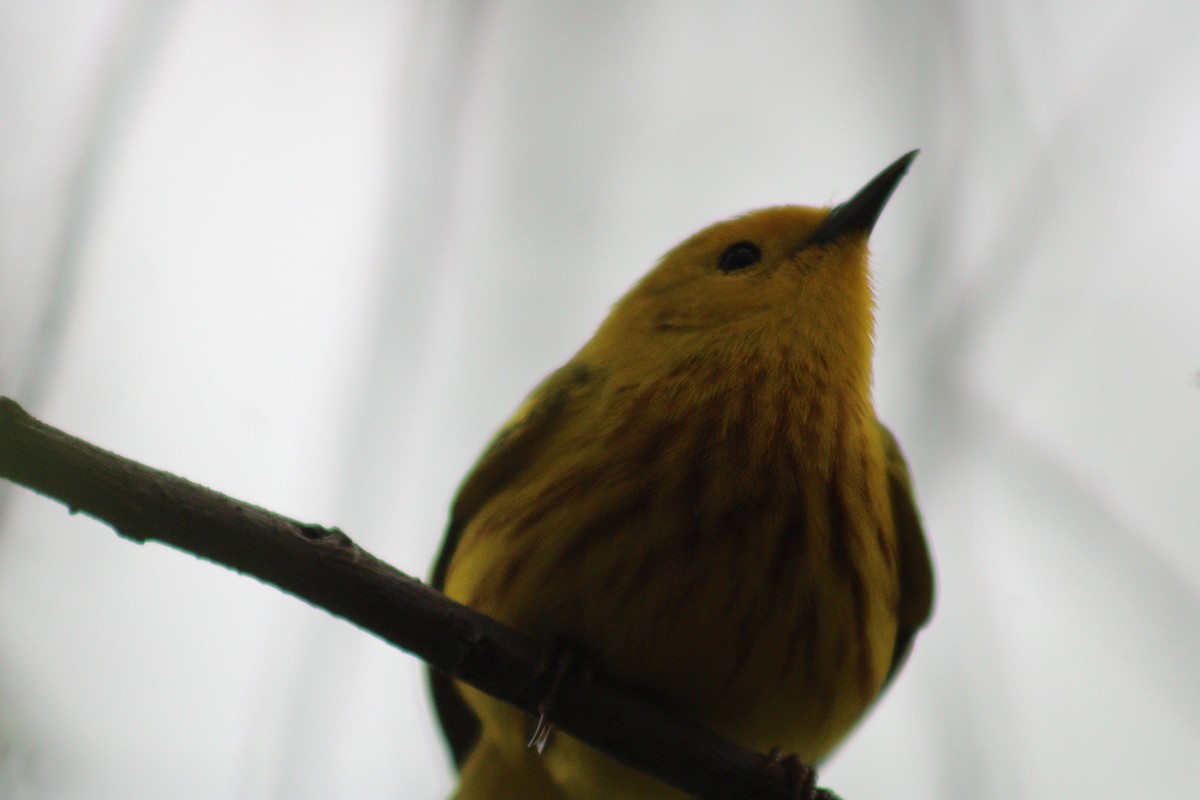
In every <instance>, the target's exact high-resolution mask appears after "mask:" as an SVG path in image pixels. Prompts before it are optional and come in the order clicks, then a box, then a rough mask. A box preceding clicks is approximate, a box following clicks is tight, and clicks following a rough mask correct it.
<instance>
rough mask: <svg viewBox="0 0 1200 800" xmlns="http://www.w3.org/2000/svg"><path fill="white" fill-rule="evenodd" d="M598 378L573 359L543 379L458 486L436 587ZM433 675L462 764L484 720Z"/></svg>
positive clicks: (443, 719)
mask: <svg viewBox="0 0 1200 800" xmlns="http://www.w3.org/2000/svg"><path fill="white" fill-rule="evenodd" d="M593 378H594V373H593V371H591V370H589V369H588V368H587V367H585V366H583V365H582V364H579V363H576V362H572V363H570V364H568V365H567V366H565V367H563V368H562V369H559V370H558V371H556V372H554V373H552V374H551V375H550V376H549V377H547V378H546V379H545V380H544V381H542V383H541V384H540V385H539V386H538V387H537V388H536V389H534V390H533V392H531V393H530V395H529V397H528V398H527V399H526V401H525V402H524V403H523V404H522V405H521V407H520V408H519V409H518V410H517V412H516V413H515V414H514V415H513V416H512V418H511V419H510V420H509V421H508V422H507V423H506V424H505V425H504V427H503V428H501V429H500V432H499V433H498V434H497V435H496V438H495V439H493V440H492V443H491V444H490V445H489V446H488V448H487V449H486V450H485V451H484V453H483V456H481V457H480V459H479V461H478V462H476V464H475V467H474V468H473V469H472V470H471V472H470V473H469V474H468V475H467V478H466V480H464V481H463V484H462V486H461V487H460V488H459V490H458V495H457V497H456V498H455V500H454V505H453V507H452V508H451V511H450V524H449V526H448V527H447V529H446V536H445V538H444V539H443V540H442V548H441V551H440V552H439V553H438V557H437V561H436V562H435V563H434V566H433V575H432V578H431V582H432V585H433V587H434V588H435V589H438V590H442V589H444V588H445V585H446V575H447V573H448V572H449V570H450V562H451V561H452V560H453V558H454V551H455V550H456V549H457V547H458V542H459V540H460V539H461V538H462V534H463V531H464V530H465V529H466V527H467V525H468V524H469V523H470V521H471V519H472V518H473V517H474V516H475V514H476V513H477V512H478V511H479V509H480V508H482V507H483V505H484V504H485V503H486V502H487V501H488V500H489V499H490V498H491V497H493V496H494V495H495V494H496V493H497V492H498V491H500V490H501V489H502V488H503V487H505V486H507V485H509V484H510V483H511V482H512V481H513V480H515V479H516V478H517V477H518V476H519V475H520V474H521V473H522V472H523V471H524V470H525V469H526V468H527V466H528V464H529V463H530V461H531V460H532V459H533V457H534V456H535V455H536V453H537V452H538V451H539V450H540V449H541V447H543V446H544V443H545V441H546V439H547V437H549V436H551V435H553V433H554V432H555V431H557V430H559V429H560V428H561V426H562V423H563V420H564V419H565V418H566V416H567V413H566V411H567V409H568V407H570V406H571V403H570V400H571V398H572V397H574V396H576V395H578V394H579V393H581V392H583V391H586V390H587V388H588V387H589V385H591V384H593ZM429 676H430V677H429V681H430V688H431V690H432V692H433V703H434V707H435V709H436V710H437V715H438V721H439V722H440V723H441V726H442V733H443V734H444V735H445V737H446V741H447V742H448V743H449V745H450V751H451V753H452V754H453V755H454V762H455V764H456V765H457V766H458V767H460V768H461V767H462V765H463V763H464V762H465V761H466V759H467V756H468V755H469V754H470V752H471V750H472V749H473V748H474V747H475V744H476V742H477V741H478V739H479V720H478V719H477V718H476V716H475V714H474V712H472V711H471V709H470V707H468V706H467V704H466V702H465V701H464V700H463V699H462V696H461V695H460V694H459V692H458V689H457V688H456V687H455V686H454V681H453V679H451V678H450V677H449V676H447V675H443V674H442V673H440V672H434V671H433V670H430V672H429Z"/></svg>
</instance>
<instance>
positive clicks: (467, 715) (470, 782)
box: [433, 151, 933, 800]
mask: <svg viewBox="0 0 1200 800" xmlns="http://www.w3.org/2000/svg"><path fill="white" fill-rule="evenodd" d="M915 156H916V152H915V151H914V152H912V153H909V154H907V155H905V156H904V157H903V158H901V159H899V160H898V161H896V162H895V163H894V164H892V165H891V166H890V167H888V168H887V169H886V170H884V171H883V172H882V173H880V174H879V175H878V176H877V177H876V178H875V179H874V180H872V181H871V182H870V183H869V184H868V185H867V186H866V187H865V188H864V189H862V191H860V192H859V193H858V194H856V195H855V196H854V197H853V198H852V199H850V200H849V201H847V202H845V203H843V204H841V205H839V206H837V207H835V208H833V209H823V208H806V207H801V206H783V207H776V208H767V209H763V210H761V211H755V212H752V213H749V214H746V215H744V216H740V217H735V218H733V219H731V220H728V221H725V222H720V223H717V224H715V225H713V226H711V227H709V228H706V229H705V230H702V231H700V232H699V233H697V234H696V235H694V236H692V237H691V238H690V239H688V240H687V241H685V242H683V243H682V244H680V245H678V246H677V247H675V248H674V249H673V250H671V251H670V252H669V253H667V254H666V255H665V256H664V257H663V258H662V260H661V261H660V262H659V264H658V265H657V266H655V267H654V268H653V269H652V270H651V271H650V272H649V273H648V274H647V275H646V276H645V277H644V278H643V279H642V280H641V281H640V282H639V283H638V284H637V285H636V286H634V288H633V289H632V290H631V291H630V292H629V293H628V294H627V295H626V296H625V297H624V298H623V299H621V300H620V301H619V302H618V303H617V304H616V305H615V306H614V307H613V309H612V311H611V313H610V314H609V316H608V318H607V319H605V321H604V322H603V324H601V326H600V329H599V330H598V331H597V332H596V334H595V335H594V336H593V337H592V339H591V340H590V341H589V342H588V343H587V344H585V345H584V346H583V349H581V350H580V351H579V352H578V354H576V355H575V357H574V358H572V359H571V360H570V361H569V362H568V363H567V364H566V365H565V366H563V367H562V368H561V369H559V370H558V371H556V372H554V373H553V374H551V375H550V376H549V377H548V378H546V379H545V380H544V381H543V382H542V384H541V385H540V386H538V387H537V388H536V389H534V391H533V392H532V394H530V396H529V398H528V399H527V400H526V401H525V403H524V405H522V406H521V408H520V409H519V410H518V411H517V413H516V414H515V415H514V416H513V418H512V419H511V420H509V422H508V424H507V425H505V427H504V428H503V429H502V430H501V431H500V433H499V435H498V436H497V437H496V438H495V440H494V441H493V442H492V444H491V445H490V447H488V449H487V451H486V452H485V453H484V454H483V457H482V458H481V459H480V461H479V463H478V464H477V465H476V466H475V468H474V469H473V470H472V471H471V473H470V475H469V476H468V477H467V479H466V481H465V482H464V483H463V485H462V488H461V489H460V490H459V494H458V497H457V499H456V501H455V503H454V507H453V511H452V514H451V520H450V526H449V530H448V532H447V535H446V540H445V542H444V544H443V546H442V551H441V555H440V556H439V558H438V562H437V564H436V566H435V569H434V583H435V585H436V586H438V587H439V588H441V589H443V590H444V591H445V593H446V594H447V595H449V596H450V597H452V598H454V599H456V600H458V601H460V602H463V603H466V604H467V605H469V606H472V607H474V608H476V609H478V610H479V611H482V612H484V613H486V614H489V615H491V616H492V617H495V618H496V619H498V620H501V621H502V622H505V623H507V624H508V625H510V626H512V627H513V628H516V629H517V630H520V631H523V632H524V633H526V634H528V635H530V636H532V637H534V638H536V639H539V640H543V641H546V642H551V641H565V642H569V643H573V644H575V645H577V646H578V648H579V649H580V650H581V651H582V652H583V654H584V655H585V656H586V658H587V659H588V660H589V661H590V662H591V663H592V664H593V665H594V668H595V669H596V670H597V671H599V672H601V673H603V674H605V675H607V676H609V677H611V678H614V679H616V680H618V681H620V682H622V683H625V684H627V685H630V686H634V687H639V688H640V689H642V690H644V691H645V692H646V693H647V694H650V695H652V696H654V697H657V698H658V699H659V700H660V701H661V703H662V704H663V705H664V706H665V707H666V708H668V709H671V710H673V711H675V712H676V713H678V714H680V715H683V716H685V717H689V718H691V719H694V720H696V721H698V722H700V723H702V724H704V725H706V726H708V727H709V728H711V729H712V730H714V731H717V732H718V733H721V734H723V735H725V736H727V737H728V738H730V739H732V740H734V741H736V742H739V743H741V744H743V745H745V746H746V747H750V748H755V749H758V750H760V751H766V750H768V749H770V748H772V747H775V746H779V747H781V748H782V749H783V750H784V751H785V752H789V753H795V754H796V755H798V756H799V757H800V758H801V759H802V760H804V761H805V762H807V763H814V762H816V761H818V760H819V759H821V758H822V757H823V756H824V755H825V754H826V753H828V752H829V751H830V749H831V748H832V747H833V746H834V745H835V744H837V742H838V741H839V740H840V739H842V737H843V736H845V734H846V733H847V732H848V731H849V729H850V728H851V727H852V726H853V725H854V723H855V722H856V721H857V720H858V718H859V717H860V716H861V715H862V714H863V712H864V711H865V710H866V709H867V707H868V706H869V705H870V704H871V702H872V700H873V699H874V698H875V697H876V695H877V694H878V693H879V691H880V690H881V688H882V687H883V686H884V685H885V684H886V683H887V681H888V680H889V679H890V678H891V677H892V676H893V675H894V674H895V672H896V670H897V669H898V668H899V667H900V665H901V663H902V661H903V659H904V657H905V655H906V653H907V651H908V648H909V645H910V644H911V642H912V638H913V635H914V633H915V632H916V630H917V629H918V628H919V627H920V626H921V625H922V624H923V623H924V622H925V621H926V619H927V618H928V616H929V613H930V609H931V605H932V597H933V573H932V568H931V565H930V560H929V553H928V550H927V547H926V544H925V541H924V536H923V533H922V531H921V526H920V522H919V519H918V515H917V510H916V505H915V502H914V499H913V494H912V489H911V486H910V483H909V476H908V469H907V467H906V465H905V462H904V459H903V456H902V455H901V453H900V449H899V447H898V446H897V444H896V441H895V439H894V438H892V435H891V434H890V433H889V432H888V430H887V429H886V428H885V427H884V426H883V425H882V424H881V423H880V422H879V421H878V420H877V419H876V416H875V410H874V407H873V404H872V398H871V359H872V349H873V348H872V338H873V329H874V316H873V299H872V294H871V285H870V277H869V274H868V269H867V237H868V235H869V234H870V231H871V228H872V226H873V225H874V223H875V220H876V219H877V218H878V216H879V214H880V212H881V211H882V210H883V207H884V205H885V204H886V202H887V200H888V198H889V197H890V196H891V194H892V191H893V190H894V189H895V187H896V185H897V184H898V183H899V181H900V179H901V177H903V175H904V173H905V171H906V170H907V168H908V165H909V163H910V162H911V161H912V159H913V158H914V157H915ZM433 681H434V695H435V700H436V703H437V708H438V714H439V717H440V719H441V722H442V727H443V729H444V730H445V732H446V734H447V738H448V739H449V741H450V745H451V749H452V750H453V753H454V756H455V760H456V762H457V763H458V765H459V767H460V773H461V774H460V782H459V788H458V792H457V795H456V796H457V797H458V798H459V799H460V800H476V799H477V798H596V797H600V798H669V797H677V796H679V795H680V793H679V792H677V791H676V790H674V789H671V788H670V787H668V786H666V785H665V784H663V783H661V782H659V781H658V780H656V779H653V778H650V777H648V776H645V775H642V774H640V773H638V772H635V771H634V770H632V769H629V768H627V767H625V766H622V765H620V764H618V763H617V762H615V761H613V760H611V759H609V758H608V757H606V756H604V755H602V754H600V753H599V752H597V751H595V750H593V749H592V748H590V747H588V746H587V745H584V744H583V743H581V742H579V741H578V740H576V739H573V738H572V737H570V736H567V735H562V734H560V735H558V736H557V738H556V740H555V741H553V742H551V745H550V747H549V748H548V750H547V751H546V752H545V753H544V754H541V755H539V754H538V753H536V752H534V751H533V750H531V749H529V748H527V746H526V745H527V742H528V740H529V736H530V729H531V720H530V719H529V717H528V716H526V715H524V714H523V713H522V712H520V711H518V710H516V709H514V708H513V707H511V706H508V705H506V704H504V703H502V702H500V701H498V700H494V699H492V698H490V697H488V696H486V695H484V694H482V693H480V692H478V691H475V690H473V689H470V688H469V687H463V686H459V685H456V684H454V683H452V682H450V681H449V680H447V679H445V678H443V677H441V676H436V675H435V676H434V678H433Z"/></svg>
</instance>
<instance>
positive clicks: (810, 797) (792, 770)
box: [763, 747, 837, 800]
mask: <svg viewBox="0 0 1200 800" xmlns="http://www.w3.org/2000/svg"><path fill="white" fill-rule="evenodd" d="M775 764H778V765H780V766H782V767H783V769H784V772H786V773H787V776H788V784H789V786H790V788H791V796H792V800H837V796H836V795H834V794H833V793H832V792H829V791H827V790H825V789H820V790H818V789H817V771H816V769H814V768H813V767H810V766H809V765H807V764H805V763H804V762H803V761H801V760H800V757H799V756H797V755H796V754H795V753H788V754H787V755H784V753H783V750H782V749H780V748H779V747H772V748H771V751H770V752H769V753H767V755H766V760H765V761H764V763H763V767H768V766H774V765H775Z"/></svg>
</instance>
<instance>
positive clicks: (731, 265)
mask: <svg viewBox="0 0 1200 800" xmlns="http://www.w3.org/2000/svg"><path fill="white" fill-rule="evenodd" d="M761 260H762V253H760V252H759V251H758V248H757V247H755V246H754V243H753V242H738V243H737V244H731V245H729V247H727V248H725V252H724V253H722V254H721V261H720V263H719V264H718V265H717V266H719V267H720V268H721V272H736V271H737V270H739V269H745V268H746V267H749V266H751V265H753V264H757V263H758V262H759V261H761Z"/></svg>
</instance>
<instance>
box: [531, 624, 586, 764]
mask: <svg viewBox="0 0 1200 800" xmlns="http://www.w3.org/2000/svg"><path fill="white" fill-rule="evenodd" d="M573 669H578V670H582V671H583V675H584V679H585V680H590V678H591V675H592V670H591V666H590V664H589V663H588V662H587V660H586V659H585V658H583V657H582V656H581V655H580V651H579V649H578V648H577V647H574V646H572V645H570V644H567V643H565V642H556V643H555V644H554V645H553V646H552V647H551V649H550V650H549V651H548V652H547V656H546V658H545V660H544V661H543V663H542V665H541V667H540V668H539V669H538V679H539V680H543V679H544V680H546V681H547V683H546V691H545V692H544V693H543V694H542V699H541V700H540V701H539V702H538V709H537V710H538V718H537V721H536V722H535V723H534V725H533V733H531V734H530V736H529V741H528V742H527V743H526V745H525V746H526V747H528V748H529V749H530V750H535V751H537V754H538V755H541V754H542V753H543V752H545V750H546V746H547V745H548V744H549V742H550V735H551V734H553V733H554V722H553V721H552V720H551V716H552V715H553V713H554V704H555V703H556V702H557V701H558V692H559V690H560V689H561V688H562V682H563V678H565V677H566V676H567V673H569V672H570V671H571V670H573Z"/></svg>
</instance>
